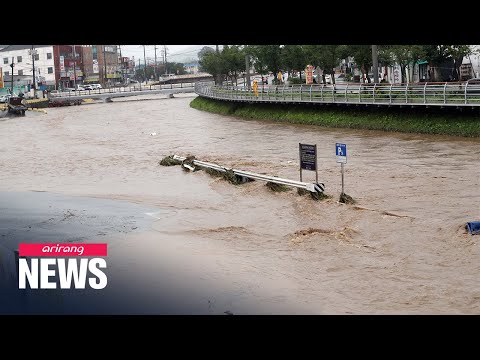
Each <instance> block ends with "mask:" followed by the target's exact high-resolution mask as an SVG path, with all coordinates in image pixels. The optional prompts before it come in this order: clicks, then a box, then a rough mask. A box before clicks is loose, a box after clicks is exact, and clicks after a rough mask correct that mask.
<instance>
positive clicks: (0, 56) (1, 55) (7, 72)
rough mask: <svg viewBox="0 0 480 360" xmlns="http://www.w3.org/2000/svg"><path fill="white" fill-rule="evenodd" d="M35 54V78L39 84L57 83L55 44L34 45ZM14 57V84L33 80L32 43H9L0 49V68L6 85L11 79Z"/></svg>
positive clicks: (25, 83) (26, 83)
mask: <svg viewBox="0 0 480 360" xmlns="http://www.w3.org/2000/svg"><path fill="white" fill-rule="evenodd" d="M33 49H34V56H35V80H36V85H37V89H39V88H40V87H39V85H40V86H41V85H55V84H56V82H55V63H54V53H53V45H33ZM12 58H13V64H14V66H13V81H14V85H15V86H16V85H19V86H21V85H28V84H30V85H31V84H32V82H33V58H32V45H8V46H6V47H4V48H3V49H0V68H1V69H2V73H3V80H4V82H5V87H7V86H9V85H8V84H9V83H10V81H11V75H12V68H11V66H10V65H11V64H12Z"/></svg>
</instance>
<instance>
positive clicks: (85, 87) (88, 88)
mask: <svg viewBox="0 0 480 360" xmlns="http://www.w3.org/2000/svg"><path fill="white" fill-rule="evenodd" d="M83 88H84V89H85V90H95V88H94V87H93V86H92V85H90V84H89V85H84V86H83Z"/></svg>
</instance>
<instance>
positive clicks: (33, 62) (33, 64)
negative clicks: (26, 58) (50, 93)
mask: <svg viewBox="0 0 480 360" xmlns="http://www.w3.org/2000/svg"><path fill="white" fill-rule="evenodd" d="M31 53H32V66H33V79H32V80H33V82H32V85H33V97H35V95H36V89H37V87H36V86H35V53H36V51H34V50H33V45H32V51H31ZM12 74H13V72H12Z"/></svg>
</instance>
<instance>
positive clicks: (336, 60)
mask: <svg viewBox="0 0 480 360" xmlns="http://www.w3.org/2000/svg"><path fill="white" fill-rule="evenodd" d="M305 53H306V59H307V62H308V63H309V64H312V65H313V66H315V67H317V66H319V67H320V68H321V69H322V70H323V75H322V82H323V83H324V84H325V83H326V81H325V74H330V75H331V78H332V83H333V84H335V68H336V67H337V66H339V65H340V61H341V60H342V59H344V58H345V57H347V56H348V49H347V47H346V46H345V45H305Z"/></svg>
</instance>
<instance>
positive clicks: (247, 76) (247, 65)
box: [245, 55, 250, 90]
mask: <svg viewBox="0 0 480 360" xmlns="http://www.w3.org/2000/svg"><path fill="white" fill-rule="evenodd" d="M245 81H246V82H247V88H248V90H250V55H245Z"/></svg>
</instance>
